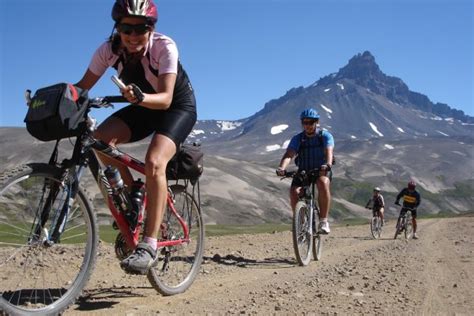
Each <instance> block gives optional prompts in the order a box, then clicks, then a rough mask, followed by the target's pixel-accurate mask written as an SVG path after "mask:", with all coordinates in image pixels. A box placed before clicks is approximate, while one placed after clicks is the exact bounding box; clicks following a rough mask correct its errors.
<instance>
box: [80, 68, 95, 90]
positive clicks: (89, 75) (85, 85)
mask: <svg viewBox="0 0 474 316" xmlns="http://www.w3.org/2000/svg"><path fill="white" fill-rule="evenodd" d="M99 79H100V76H97V75H95V74H94V73H93V72H92V71H90V70H89V69H87V71H86V73H85V74H84V76H83V77H82V79H81V80H79V82H78V83H76V84H75V86H77V87H79V88H81V89H87V90H90V89H92V87H93V86H94V85H95V84H96V82H97V81H98V80H99Z"/></svg>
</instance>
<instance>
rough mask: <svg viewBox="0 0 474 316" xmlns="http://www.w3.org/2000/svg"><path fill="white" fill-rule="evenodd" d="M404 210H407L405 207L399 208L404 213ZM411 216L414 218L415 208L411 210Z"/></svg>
mask: <svg viewBox="0 0 474 316" xmlns="http://www.w3.org/2000/svg"><path fill="white" fill-rule="evenodd" d="M406 211H407V209H406V208H404V207H403V208H402V209H401V211H400V213H401V212H405V213H406ZM411 217H412V218H414V219H416V210H411Z"/></svg>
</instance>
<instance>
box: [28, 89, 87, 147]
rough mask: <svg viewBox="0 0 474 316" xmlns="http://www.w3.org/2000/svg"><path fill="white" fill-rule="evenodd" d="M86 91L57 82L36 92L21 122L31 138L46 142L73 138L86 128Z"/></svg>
mask: <svg viewBox="0 0 474 316" xmlns="http://www.w3.org/2000/svg"><path fill="white" fill-rule="evenodd" d="M88 100H89V99H88V91H87V90H82V89H80V88H78V87H76V86H74V85H72V84H68V83H58V84H55V85H52V86H49V87H45V88H41V89H39V90H37V91H36V93H35V95H34V96H33V98H32V99H31V102H30V104H29V108H28V112H27V113H26V117H25V120H24V122H25V123H26V129H27V130H28V132H29V133H30V134H31V136H33V137H35V138H37V139H39V140H41V141H50V140H58V139H62V138H68V137H74V136H78V135H79V134H81V132H83V131H84V129H85V128H86V115H87V102H88Z"/></svg>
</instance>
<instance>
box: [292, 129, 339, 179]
mask: <svg viewBox="0 0 474 316" xmlns="http://www.w3.org/2000/svg"><path fill="white" fill-rule="evenodd" d="M320 133H321V134H319V133H316V134H315V135H314V136H311V137H310V136H308V135H306V134H305V132H301V133H299V134H297V135H295V136H293V138H292V139H291V141H290V144H289V145H288V148H289V149H292V150H294V151H295V152H296V153H297V154H298V156H297V157H296V159H295V163H296V165H297V166H298V170H312V169H315V168H319V167H320V166H321V165H323V164H325V163H327V161H326V157H325V154H324V149H325V148H328V147H334V137H333V136H332V135H331V133H329V132H328V131H326V130H323V131H322V132H320Z"/></svg>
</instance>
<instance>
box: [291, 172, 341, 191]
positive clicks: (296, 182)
mask: <svg viewBox="0 0 474 316" xmlns="http://www.w3.org/2000/svg"><path fill="white" fill-rule="evenodd" d="M326 176H327V177H328V178H329V181H332V170H329V171H328V173H327V175H326ZM316 180H318V179H317V178H316V179H313V181H314V182H316ZM304 185H309V183H303V181H302V179H301V178H300V177H294V178H293V181H291V186H292V187H302V186H304Z"/></svg>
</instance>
